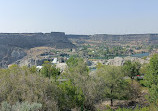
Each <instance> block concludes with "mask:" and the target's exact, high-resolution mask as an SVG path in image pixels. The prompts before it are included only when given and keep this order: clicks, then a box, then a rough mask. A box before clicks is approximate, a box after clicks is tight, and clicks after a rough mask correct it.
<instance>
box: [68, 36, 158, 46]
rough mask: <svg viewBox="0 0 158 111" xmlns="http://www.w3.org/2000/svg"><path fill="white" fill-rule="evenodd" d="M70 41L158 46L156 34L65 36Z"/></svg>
mask: <svg viewBox="0 0 158 111" xmlns="http://www.w3.org/2000/svg"><path fill="white" fill-rule="evenodd" d="M66 36H67V37H68V38H69V39H70V40H72V41H74V40H75V41H76V40H78V41H77V42H79V41H80V42H81V43H83V41H84V40H85V41H87V40H88V41H97V42H98V41H101V42H103V41H105V42H107V43H140V44H146V45H154V44H158V34H124V35H112V34H94V35H66Z"/></svg>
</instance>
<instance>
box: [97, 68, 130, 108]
mask: <svg viewBox="0 0 158 111" xmlns="http://www.w3.org/2000/svg"><path fill="white" fill-rule="evenodd" d="M97 74H98V75H99V76H100V77H101V79H102V80H103V81H104V85H105V88H104V89H105V96H106V98H110V100H111V106H113V99H120V98H124V97H125V96H126V95H127V93H126V89H127V84H128V83H127V82H126V81H125V80H124V79H123V73H122V69H121V67H116V66H104V67H101V68H99V70H98V71H97Z"/></svg>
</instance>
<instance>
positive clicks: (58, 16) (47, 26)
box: [0, 0, 158, 34]
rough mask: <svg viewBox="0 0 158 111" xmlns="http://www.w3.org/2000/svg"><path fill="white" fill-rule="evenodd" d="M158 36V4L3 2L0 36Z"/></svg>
mask: <svg viewBox="0 0 158 111" xmlns="http://www.w3.org/2000/svg"><path fill="white" fill-rule="evenodd" d="M52 31H54V32H56V31H57V32H65V33H66V34H133V33H137V34H138V33H158V0H0V32H3V33H4V32H10V33H13V32H14V33H17V32H18V33H23V32H43V33H46V32H52Z"/></svg>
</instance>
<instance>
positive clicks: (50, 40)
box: [0, 32, 75, 67]
mask: <svg viewBox="0 0 158 111" xmlns="http://www.w3.org/2000/svg"><path fill="white" fill-rule="evenodd" d="M41 46H49V47H54V48H59V49H64V48H74V47H75V45H74V44H72V43H71V42H70V41H69V40H68V39H67V37H66V35H65V33H63V32H51V33H0V67H7V65H8V64H11V63H13V62H15V61H16V60H18V59H21V58H23V57H24V56H26V50H28V49H30V48H34V47H41Z"/></svg>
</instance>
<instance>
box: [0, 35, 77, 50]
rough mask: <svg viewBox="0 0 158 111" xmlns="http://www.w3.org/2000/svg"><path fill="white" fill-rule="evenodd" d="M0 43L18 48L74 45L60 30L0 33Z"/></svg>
mask: <svg viewBox="0 0 158 111" xmlns="http://www.w3.org/2000/svg"><path fill="white" fill-rule="evenodd" d="M0 45H8V46H13V47H20V48H33V47H38V46H52V47H56V48H72V47H75V46H74V45H73V44H72V43H71V42H70V41H69V40H68V39H67V37H66V36H65V33H62V32H52V33H46V34H43V33H1V34H0Z"/></svg>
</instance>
